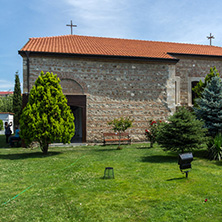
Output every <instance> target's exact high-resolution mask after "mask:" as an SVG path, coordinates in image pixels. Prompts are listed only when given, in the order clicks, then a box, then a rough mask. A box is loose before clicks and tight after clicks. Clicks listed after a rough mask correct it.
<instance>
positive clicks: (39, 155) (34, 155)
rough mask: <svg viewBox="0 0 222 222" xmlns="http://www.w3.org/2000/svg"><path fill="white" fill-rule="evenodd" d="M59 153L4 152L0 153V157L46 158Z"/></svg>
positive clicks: (11, 158)
mask: <svg viewBox="0 0 222 222" xmlns="http://www.w3.org/2000/svg"><path fill="white" fill-rule="evenodd" d="M59 154H61V152H48V154H43V153H42V152H35V153H15V154H5V155H3V154H0V159H7V160H19V159H28V158H47V157H50V156H55V155H59Z"/></svg>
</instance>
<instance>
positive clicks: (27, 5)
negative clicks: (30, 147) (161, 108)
mask: <svg viewBox="0 0 222 222" xmlns="http://www.w3.org/2000/svg"><path fill="white" fill-rule="evenodd" d="M0 3H1V7H0V32H1V34H0V91H8V90H13V89H14V81H15V80H14V79H15V73H16V71H18V72H19V77H20V80H21V84H22V80H23V77H22V57H21V56H20V55H18V50H19V49H21V48H22V47H23V46H24V45H25V43H26V42H27V41H28V40H29V38H30V37H45V36H58V35H68V34H70V28H69V27H67V26H66V24H68V23H70V20H72V21H73V23H74V24H76V25H77V28H74V34H77V35H89V36H101V37H116V38H129V39H143V40H154V41H167V42H181V43H182V42H183V43H194V44H206V45H208V44H209V40H208V39H207V38H206V36H209V34H210V33H212V34H213V35H214V36H215V39H214V40H213V45H215V46H222V13H220V12H221V11H222V1H220V0H211V1H207V0H137V1H135V0H0Z"/></svg>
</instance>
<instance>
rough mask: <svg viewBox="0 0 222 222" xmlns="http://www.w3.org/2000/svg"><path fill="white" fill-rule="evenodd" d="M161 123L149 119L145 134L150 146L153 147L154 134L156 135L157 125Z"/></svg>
mask: <svg viewBox="0 0 222 222" xmlns="http://www.w3.org/2000/svg"><path fill="white" fill-rule="evenodd" d="M160 123H161V121H159V120H158V121H154V120H150V121H149V129H146V130H145V135H146V137H147V139H148V141H150V147H153V144H154V143H155V142H156V136H157V131H158V126H159V124H160Z"/></svg>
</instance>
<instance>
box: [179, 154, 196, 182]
mask: <svg viewBox="0 0 222 222" xmlns="http://www.w3.org/2000/svg"><path fill="white" fill-rule="evenodd" d="M192 161H193V154H192V153H182V154H179V160H178V164H179V165H180V171H181V172H182V173H186V178H187V177H188V173H189V172H190V170H191V168H192V167H191V162H192Z"/></svg>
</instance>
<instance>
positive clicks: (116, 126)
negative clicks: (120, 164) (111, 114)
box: [108, 117, 134, 149]
mask: <svg viewBox="0 0 222 222" xmlns="http://www.w3.org/2000/svg"><path fill="white" fill-rule="evenodd" d="M133 121H134V120H131V119H130V118H129V117H126V118H123V117H120V118H119V119H118V118H117V119H113V120H112V121H110V122H108V124H109V125H112V127H113V130H114V132H118V133H119V146H118V149H121V148H120V139H121V133H122V132H125V131H126V130H127V129H128V128H129V127H132V125H133Z"/></svg>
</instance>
